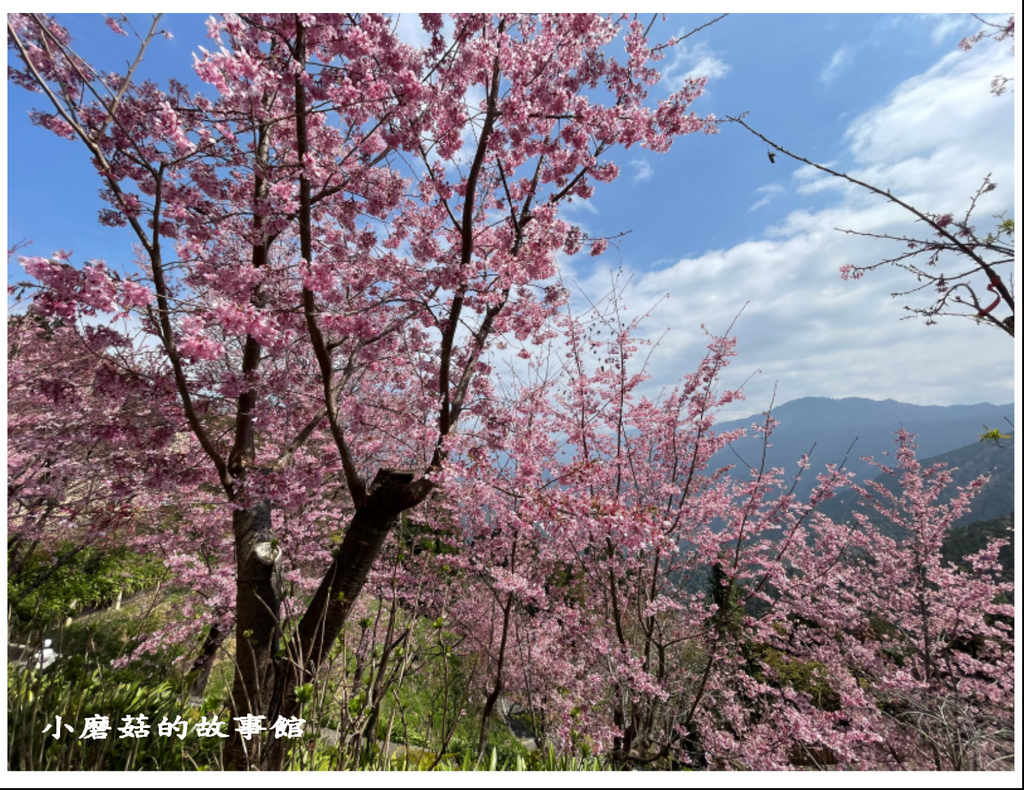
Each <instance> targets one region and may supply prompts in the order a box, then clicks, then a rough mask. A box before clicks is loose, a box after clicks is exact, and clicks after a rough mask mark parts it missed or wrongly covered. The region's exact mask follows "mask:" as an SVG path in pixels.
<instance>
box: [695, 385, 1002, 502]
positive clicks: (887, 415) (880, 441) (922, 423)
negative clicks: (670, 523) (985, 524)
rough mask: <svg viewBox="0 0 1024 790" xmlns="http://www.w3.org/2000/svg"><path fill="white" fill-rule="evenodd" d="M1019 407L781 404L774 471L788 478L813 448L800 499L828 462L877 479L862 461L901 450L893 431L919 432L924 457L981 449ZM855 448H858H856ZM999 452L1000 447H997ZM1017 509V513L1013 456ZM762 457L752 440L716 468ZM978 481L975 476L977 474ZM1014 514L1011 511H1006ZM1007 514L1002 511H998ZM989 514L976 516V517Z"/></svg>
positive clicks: (771, 462) (850, 401)
mask: <svg viewBox="0 0 1024 790" xmlns="http://www.w3.org/2000/svg"><path fill="white" fill-rule="evenodd" d="M1012 415H1013V404H1001V405H992V404H991V403H979V404H974V405H970V406H915V405H913V404H909V403H900V402H899V401H894V400H885V401H875V400H869V399H867V398H800V399H798V400H794V401H790V402H789V403H784V404H782V405H781V406H778V407H776V408H775V409H774V410H773V412H772V417H773V418H774V419H776V420H778V421H779V425H778V427H777V428H776V429H775V431H774V433H773V434H772V437H771V444H772V446H771V447H769V448H768V453H767V463H768V466H769V467H772V466H779V467H782V468H784V469H785V470H786V471H787V472H788V473H789V474H791V475H792V474H793V473H794V472H795V471H796V469H797V461H798V460H799V459H800V456H802V455H803V454H804V453H806V452H809V451H810V450H811V448H812V447H813V448H814V451H813V453H812V454H811V468H810V469H808V470H807V471H806V472H805V473H804V475H803V479H802V480H801V482H800V484H799V485H798V487H797V494H798V495H801V496H806V495H807V493H808V492H809V491H810V490H811V488H812V487H813V485H814V480H815V477H816V476H817V474H818V473H819V472H821V471H824V468H825V464H827V463H841V462H842V461H843V459H844V458H846V468H847V469H849V470H850V471H852V472H855V473H856V475H857V478H858V479H860V480H863V479H865V478H869V479H870V478H872V477H874V476H875V471H874V469H873V467H871V466H870V465H869V464H867V463H865V462H863V461H861V460H860V459H861V457H862V456H873V457H877V458H882V456H883V454H884V453H892V451H893V450H894V449H895V443H894V441H893V440H894V438H895V437H894V435H893V432H894V431H896V430H898V429H899V428H900V427H901V426H902V427H903V428H906V429H907V430H908V431H910V432H911V433H913V434H915V435H916V439H915V441H916V442H917V444H918V458H929V457H932V456H937V455H940V454H942V453H948V452H950V451H952V450H956V449H958V448H965V447H966V446H968V445H977V444H978V437H979V435H980V434H981V433H982V432H983V431H984V430H985V426H986V425H987V426H988V427H989V428H997V427H998V428H1001V429H1004V430H1009V426H1008V425H1007V424H1006V421H1005V419H1004V418H1006V417H1012ZM755 422H758V423H762V424H763V422H764V418H763V417H762V416H761V415H756V416H753V417H749V418H747V419H745V420H732V421H730V422H725V423H721V424H719V425H718V426H716V427H717V429H718V430H720V431H726V430H731V429H733V428H741V427H746V428H749V426H750V425H751V424H752V423H755ZM851 445H852V449H851ZM994 449H996V450H998V448H994ZM1008 454H1009V456H1010V460H1009V463H1010V468H1011V472H1010V475H1011V487H1010V496H1011V506H1010V508H1009V510H1012V509H1013V508H1012V490H1013V489H1012V463H1013V461H1012V451H1010V452H1009V453H1008ZM760 459H761V442H760V440H759V439H758V438H757V437H755V436H748V437H746V438H744V439H741V440H739V441H737V442H734V443H733V445H732V446H731V447H728V448H726V449H724V450H722V451H721V452H719V453H718V454H717V455H716V456H715V457H714V461H713V463H714V464H716V465H719V466H721V465H724V464H730V463H731V464H736V465H738V466H740V467H742V466H743V464H744V462H745V463H746V464H749V465H751V466H756V465H757V464H759V463H760ZM975 476H976V475H975ZM1002 512H1009V511H1002ZM995 515H1002V513H994V514H993V516H995ZM986 517H988V516H980V515H975V516H973V518H975V519H977V518H986Z"/></svg>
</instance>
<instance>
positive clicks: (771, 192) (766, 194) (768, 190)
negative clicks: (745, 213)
mask: <svg viewBox="0 0 1024 790" xmlns="http://www.w3.org/2000/svg"><path fill="white" fill-rule="evenodd" d="M785 191H786V188H785V187H784V186H782V185H781V184H765V185H764V186H762V187H758V188H757V189H755V190H754V194H755V195H760V196H761V197H760V198H759V199H758V200H757V201H756V202H755V203H754V204H753V205H752V206H751V207H750V211H757V210H758V209H759V208H763V207H764V206H767V205H768V204H769V203H771V202H772V200H774V199H775V198H776V197H777V196H778V195H781V194H782V193H783V192H785Z"/></svg>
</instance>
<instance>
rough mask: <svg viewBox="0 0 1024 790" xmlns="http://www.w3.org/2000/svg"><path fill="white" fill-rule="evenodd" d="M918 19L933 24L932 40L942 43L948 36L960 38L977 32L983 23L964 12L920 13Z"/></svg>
mask: <svg viewBox="0 0 1024 790" xmlns="http://www.w3.org/2000/svg"><path fill="white" fill-rule="evenodd" d="M917 20H919V21H921V22H924V23H925V24H930V25H932V41H933V42H934V43H936V44H941V43H942V42H943V41H945V40H946V39H947V38H956V39H958V40H959V39H960V38H962V37H964V36H967V35H971V34H972V33H976V32H977V31H978V29H979V28H980V27H981V23H980V22H978V21H977V20H976V19H973V18H970V17H965V16H964V15H963V14H920V15H919V16H918V17H917Z"/></svg>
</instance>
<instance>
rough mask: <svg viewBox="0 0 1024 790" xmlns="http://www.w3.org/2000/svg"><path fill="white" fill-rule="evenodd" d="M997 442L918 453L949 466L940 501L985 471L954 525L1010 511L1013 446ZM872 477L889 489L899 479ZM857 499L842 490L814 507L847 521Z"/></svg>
mask: <svg viewBox="0 0 1024 790" xmlns="http://www.w3.org/2000/svg"><path fill="white" fill-rule="evenodd" d="M990 424H991V423H990ZM1000 444H1001V446H996V445H995V444H993V443H992V442H979V441H978V440H977V439H975V440H974V442H973V443H972V444H968V445H966V446H964V447H959V448H957V449H956V450H952V451H951V452H948V453H942V454H941V455H937V456H933V457H931V458H920V455H919V456H918V457H919V459H920V460H921V464H922V465H923V466H933V465H935V464H937V463H942V464H945V465H946V466H947V467H948V468H950V469H952V470H953V485H952V486H951V487H950V488H948V489H947V490H946V492H945V495H944V496H943V497H942V499H941V500H940V501H941V502H943V503H945V502H948V501H949V500H950V499H951V498H952V496H953V495H954V494H955V493H956V488H957V487H964V486H966V485H967V484H968V483H970V482H971V481H972V480H975V479H976V478H977V477H979V476H981V475H989V482H988V483H987V484H986V485H985V487H984V488H982V489H981V491H980V492H979V493H978V495H977V496H976V497H975V498H974V500H973V502H972V503H971V510H970V512H969V513H967V514H965V515H964V516H962V517H961V518H960V519H959V520H958V521H956V522H955V523H954V525H953V526H954V527H963V526H966V525H968V524H971V523H973V522H977V521H983V520H991V519H997V518H999V517H1001V516H1006V515H1007V514H1010V515H1012V514H1013V512H1014V486H1013V477H1014V451H1013V450H1014V446H1013V442H1012V441H1007V442H1001V443H1000ZM872 479H874V480H876V481H878V482H879V483H881V484H882V485H883V486H885V488H886V489H887V490H889V491H895V490H897V488H898V482H899V481H898V480H897V479H896V478H895V477H893V476H892V475H886V474H878V475H874V476H872ZM858 500H859V498H858V496H857V493H856V492H855V491H844V492H842V493H841V494H839V495H838V496H836V497H835V498H834V499H831V500H828V501H826V502H823V503H822V504H821V505H820V506H819V508H818V509H819V510H820V511H821V512H822V513H824V514H825V515H826V516H828V517H829V518H831V519H833V520H834V521H842V522H846V523H849V522H851V521H852V514H853V512H854V509H855V508H858ZM862 512H864V513H867V514H869V515H870V514H871V511H870V509H864V510H863V511H862ZM881 526H886V525H881Z"/></svg>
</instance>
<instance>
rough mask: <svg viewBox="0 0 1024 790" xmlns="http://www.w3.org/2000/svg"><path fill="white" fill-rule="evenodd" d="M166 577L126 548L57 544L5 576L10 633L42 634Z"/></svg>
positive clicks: (160, 567)
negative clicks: (75, 615) (44, 630)
mask: <svg viewBox="0 0 1024 790" xmlns="http://www.w3.org/2000/svg"><path fill="white" fill-rule="evenodd" d="M9 553H10V552H8V554H9ZM8 559H10V557H8ZM166 577H167V573H166V570H165V569H164V567H163V564H162V563H161V562H159V561H158V560H155V559H153V558H151V557H145V556H142V555H140V554H138V553H137V552H133V551H130V550H129V549H127V548H117V549H102V548H98V547H95V546H87V547H85V548H80V547H78V546H76V545H75V544H71V543H64V544H60V545H58V546H57V547H55V548H54V549H53V551H50V552H38V553H36V554H34V555H33V556H31V557H30V558H29V559H28V560H27V561H26V562H24V563H23V564H21V565H20V567H19V568H18V569H17V571H16V572H15V573H12V574H11V575H10V576H8V579H7V598H8V601H9V602H10V606H11V629H12V633H13V634H21V633H26V632H28V631H31V630H34V629H37V628H43V627H46V626H49V625H51V624H53V623H56V622H58V621H60V620H63V619H64V618H66V617H69V616H71V615H73V614H75V613H76V612H79V611H81V610H83V609H90V608H94V607H99V606H104V605H107V604H110V603H112V602H113V601H114V600H115V599H116V598H117V595H118V593H121V592H123V593H124V594H126V595H130V594H132V593H134V592H137V591H139V590H143V589H147V588H149V587H152V586H155V585H156V584H157V583H158V582H160V581H162V580H164V579H165V578H166Z"/></svg>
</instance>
